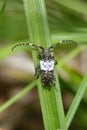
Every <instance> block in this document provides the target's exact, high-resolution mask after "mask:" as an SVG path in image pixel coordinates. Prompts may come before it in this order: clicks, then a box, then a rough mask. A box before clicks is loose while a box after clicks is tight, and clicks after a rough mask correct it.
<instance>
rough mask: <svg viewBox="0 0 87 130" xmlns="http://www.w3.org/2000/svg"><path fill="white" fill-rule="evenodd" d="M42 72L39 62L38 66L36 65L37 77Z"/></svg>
mask: <svg viewBox="0 0 87 130" xmlns="http://www.w3.org/2000/svg"><path fill="white" fill-rule="evenodd" d="M40 73H41V70H40V64H37V65H36V67H35V78H36V79H38V78H39V75H40Z"/></svg>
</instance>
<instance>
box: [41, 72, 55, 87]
mask: <svg viewBox="0 0 87 130" xmlns="http://www.w3.org/2000/svg"><path fill="white" fill-rule="evenodd" d="M52 82H53V71H42V83H43V85H48V86H49V85H51V84H52Z"/></svg>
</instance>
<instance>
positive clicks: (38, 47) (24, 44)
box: [12, 43, 43, 51]
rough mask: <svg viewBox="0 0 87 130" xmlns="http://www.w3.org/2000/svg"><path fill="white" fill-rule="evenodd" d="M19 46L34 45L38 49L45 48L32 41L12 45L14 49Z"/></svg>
mask: <svg viewBox="0 0 87 130" xmlns="http://www.w3.org/2000/svg"><path fill="white" fill-rule="evenodd" d="M19 46H34V47H35V48H36V49H43V47H41V46H36V45H35V44H32V43H21V44H20V43H19V44H16V45H15V46H13V47H12V51H13V50H14V49H15V48H16V47H19Z"/></svg>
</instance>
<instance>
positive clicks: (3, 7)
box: [0, 0, 7, 14]
mask: <svg viewBox="0 0 87 130" xmlns="http://www.w3.org/2000/svg"><path fill="white" fill-rule="evenodd" d="M6 5H7V0H3V5H2V8H1V11H0V14H2V13H3V12H4V11H5V8H6Z"/></svg>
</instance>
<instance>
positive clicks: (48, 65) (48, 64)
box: [40, 60, 54, 71]
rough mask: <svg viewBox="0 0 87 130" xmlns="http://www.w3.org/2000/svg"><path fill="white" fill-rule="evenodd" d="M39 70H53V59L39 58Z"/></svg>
mask: <svg viewBox="0 0 87 130" xmlns="http://www.w3.org/2000/svg"><path fill="white" fill-rule="evenodd" d="M40 67H41V70H44V71H53V69H54V60H45V61H44V60H40Z"/></svg>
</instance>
